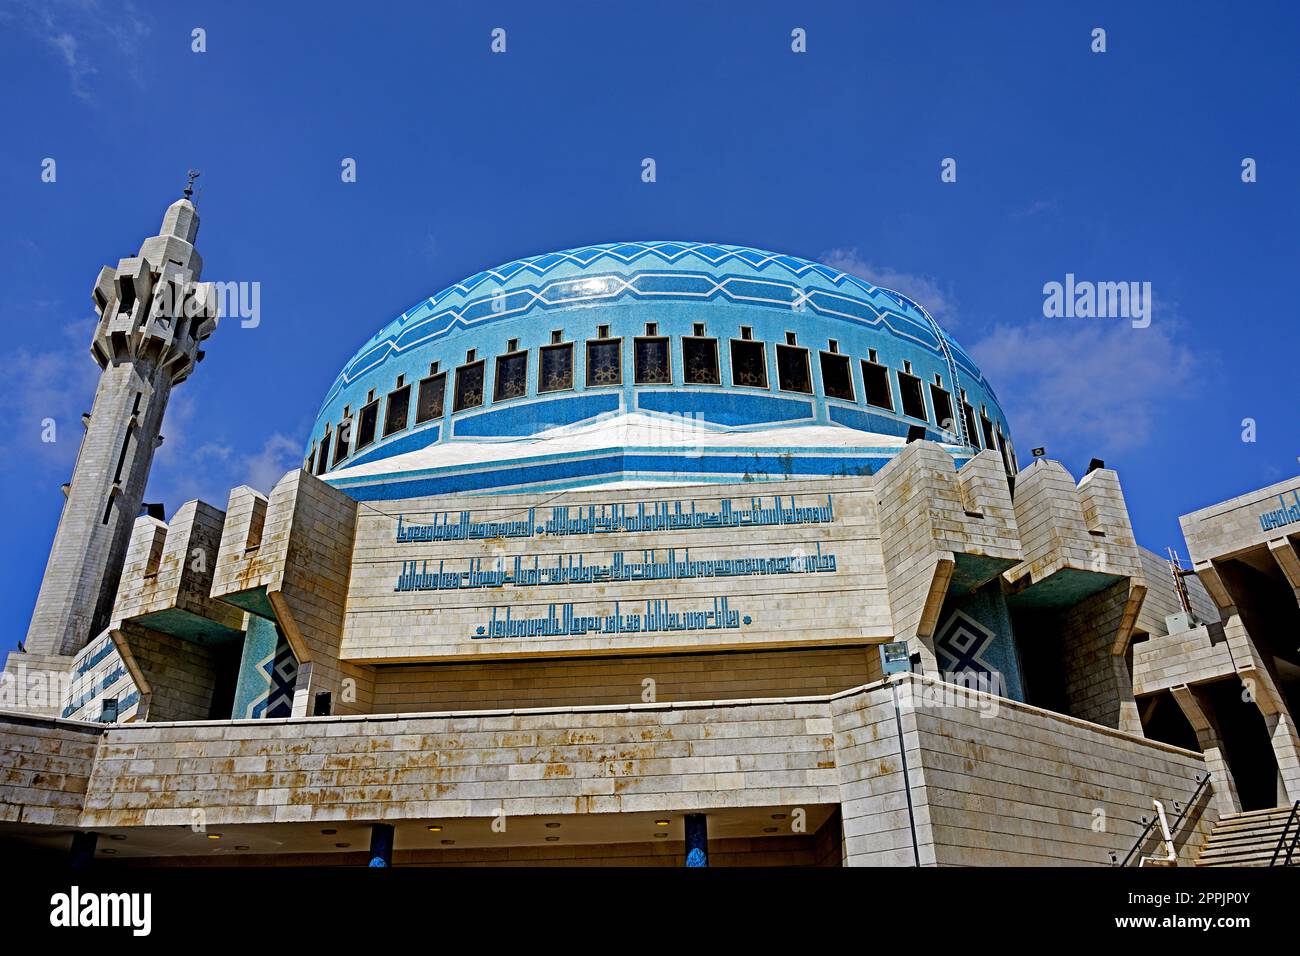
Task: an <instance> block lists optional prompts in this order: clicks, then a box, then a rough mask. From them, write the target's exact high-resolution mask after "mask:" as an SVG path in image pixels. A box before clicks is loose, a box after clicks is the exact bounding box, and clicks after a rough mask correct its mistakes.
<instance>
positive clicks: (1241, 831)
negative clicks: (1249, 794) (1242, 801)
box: [1196, 807, 1300, 866]
mask: <svg viewBox="0 0 1300 956" xmlns="http://www.w3.org/2000/svg"><path fill="white" fill-rule="evenodd" d="M1288 821H1290V824H1291V827H1290V832H1289V833H1287V843H1288V844H1289V843H1290V842H1291V838H1292V837H1294V836H1295V835H1296V831H1297V828H1300V818H1295V819H1293V818H1292V808H1291V807H1277V808H1276V809H1273V810H1250V811H1248V812H1246V813H1233V814H1229V815H1228V816H1224V817H1220V818H1219V822H1218V823H1216V824H1215V825H1214V830H1213V831H1212V832H1211V833H1210V838H1209V839H1208V840H1206V841H1205V846H1203V847H1202V848H1201V854H1200V856H1199V857H1197V859H1196V865H1197V866H1268V865H1269V864H1270V862H1271V861H1272V860H1273V853H1274V851H1275V850H1277V845H1278V841H1279V840H1281V839H1282V831H1283V830H1284V829H1286V827H1287V822H1288ZM1285 862H1286V847H1283V848H1282V852H1281V853H1279V854H1278V855H1277V865H1278V866H1282V865H1283V864H1284V863H1285ZM1292 863H1293V864H1296V865H1300V853H1297V854H1296V855H1295V856H1293V857H1292Z"/></svg>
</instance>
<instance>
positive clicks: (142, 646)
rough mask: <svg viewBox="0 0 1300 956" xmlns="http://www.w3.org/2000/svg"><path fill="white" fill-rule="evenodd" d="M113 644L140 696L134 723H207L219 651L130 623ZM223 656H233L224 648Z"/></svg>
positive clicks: (124, 627)
mask: <svg viewBox="0 0 1300 956" xmlns="http://www.w3.org/2000/svg"><path fill="white" fill-rule="evenodd" d="M113 638H114V641H115V643H116V645H117V650H118V654H119V655H120V656H121V658H122V661H123V663H124V664H125V666H126V668H127V670H128V672H129V673H130V675H131V678H132V680H133V682H134V684H135V687H136V690H137V691H138V692H139V694H140V703H139V706H138V709H137V710H136V712H135V714H134V716H135V719H136V720H151V721H163V720H207V719H209V716H210V714H211V710H212V704H213V691H214V690H215V689H216V686H217V669H218V667H219V666H221V660H220V656H221V654H222V653H223V651H222V649H221V648H219V647H218V648H213V647H208V646H205V645H202V644H196V643H194V642H193V641H187V640H183V639H182V638H179V637H174V636H172V635H170V634H164V633H162V632H160V631H154V630H150V629H148V628H144V627H140V626H138V625H135V624H130V623H127V624H123V625H122V627H121V629H120V630H115V631H114V632H113ZM224 652H225V653H238V652H237V650H235V649H234V648H230V647H227V648H226V649H225V651H224ZM219 716H220V717H226V716H228V714H221V715H219Z"/></svg>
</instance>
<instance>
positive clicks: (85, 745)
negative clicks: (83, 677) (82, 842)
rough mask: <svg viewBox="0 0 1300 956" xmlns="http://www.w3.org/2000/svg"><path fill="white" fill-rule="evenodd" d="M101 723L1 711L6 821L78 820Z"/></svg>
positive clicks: (0, 804)
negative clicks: (93, 724) (90, 724)
mask: <svg viewBox="0 0 1300 956" xmlns="http://www.w3.org/2000/svg"><path fill="white" fill-rule="evenodd" d="M99 732H100V731H99V728H98V727H94V726H86V725H84V724H75V723H71V722H69V721H64V720H51V719H48V718H33V717H31V716H29V715H24V714H15V713H11V712H4V713H0V822H3V823H30V824H44V825H48V826H61V827H69V826H76V825H77V822H78V820H79V818H80V816H81V807H82V801H83V800H84V798H85V795H86V787H87V783H88V781H89V779H90V773H91V768H92V766H93V764H94V758H95V747H96V744H97V743H98V740H99Z"/></svg>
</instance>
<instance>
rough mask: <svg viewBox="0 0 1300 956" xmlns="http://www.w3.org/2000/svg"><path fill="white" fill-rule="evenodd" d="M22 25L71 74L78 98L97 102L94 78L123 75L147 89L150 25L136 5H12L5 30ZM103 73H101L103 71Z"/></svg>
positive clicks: (48, 1) (69, 0)
mask: <svg viewBox="0 0 1300 956" xmlns="http://www.w3.org/2000/svg"><path fill="white" fill-rule="evenodd" d="M15 22H16V23H17V24H18V25H19V26H20V27H21V28H22V29H23V30H25V31H26V32H28V33H29V34H31V35H33V36H35V37H36V38H37V39H38V40H40V41H41V42H42V43H44V44H45V45H46V46H47V47H48V48H49V49H50V51H51V53H52V54H53V55H54V56H55V57H57V58H58V60H59V61H60V62H61V63H62V64H63V67H64V69H65V70H66V71H67V73H68V81H69V83H70V84H71V88H72V92H73V95H75V96H77V97H78V98H79V99H82V100H85V101H86V102H88V103H93V102H94V101H95V91H94V86H95V78H96V77H97V76H98V75H101V74H102V75H106V76H110V77H115V76H117V75H119V74H124V75H126V76H128V77H130V78H131V80H132V81H134V82H135V83H136V84H137V85H143V83H144V73H143V66H142V64H144V63H145V62H146V58H145V56H144V42H145V39H146V38H147V37H148V36H149V33H150V26H149V23H148V21H147V20H146V19H145V17H144V16H143V15H141V14H140V12H139V11H138V10H137V9H136V7H135V5H134V4H133V3H130V2H129V0H128V2H124V3H115V4H111V5H106V4H103V3H101V2H100V0H11V3H10V6H9V9H8V10H5V11H0V24H4V26H5V28H6V29H12V25H13V23H15ZM101 68H102V69H101Z"/></svg>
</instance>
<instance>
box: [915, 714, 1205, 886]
mask: <svg viewBox="0 0 1300 956" xmlns="http://www.w3.org/2000/svg"><path fill="white" fill-rule="evenodd" d="M921 693H922V694H923V693H924V691H921ZM913 719H914V720H915V725H916V734H917V744H918V749H919V751H920V753H921V755H922V777H923V780H924V795H925V803H926V807H927V808H928V822H929V827H930V829H929V834H930V836H931V838H932V839H933V841H934V847H935V851H934V852H935V862H936V863H938V864H939V865H940V866H1051V865H1064V864H1077V865H1095V866H1106V865H1109V863H1110V853H1111V852H1114V853H1115V854H1116V855H1117V856H1118V858H1120V859H1123V857H1124V856H1125V854H1126V853H1127V852H1128V850H1129V848H1130V847H1131V846H1132V845H1133V842H1134V841H1135V840H1136V839H1137V837H1138V835H1139V834H1140V833H1141V831H1142V827H1143V824H1142V822H1141V818H1142V817H1146V818H1147V819H1150V818H1151V817H1152V816H1153V815H1154V813H1155V810H1154V807H1153V804H1152V800H1153V799H1159V800H1160V801H1162V802H1163V804H1164V806H1165V810H1166V813H1167V814H1168V817H1169V822H1170V824H1171V825H1172V824H1173V822H1174V819H1175V817H1176V816H1177V813H1176V812H1175V810H1174V807H1173V803H1174V801H1181V802H1182V803H1184V804H1185V803H1186V802H1187V801H1188V800H1189V798H1190V797H1191V796H1192V794H1193V792H1194V791H1195V789H1196V785H1197V777H1198V775H1200V774H1203V773H1204V772H1205V764H1204V761H1203V760H1202V758H1201V755H1200V754H1197V753H1193V752H1191V751H1186V750H1180V749H1178V748H1176V747H1169V746H1167V745H1165V744H1160V743H1156V742H1154V741H1149V740H1144V739H1142V738H1140V737H1135V736H1133V735H1130V734H1123V733H1119V732H1115V731H1109V730H1107V729H1106V728H1103V727H1099V726H1097V725H1096V724H1089V723H1085V722H1083V721H1078V720H1072V719H1070V718H1067V717H1061V716H1059V715H1056V714H1052V713H1050V712H1047V711H1042V710H1038V709H1037V708H1033V707H1028V706H1026V705H1023V704H1017V703H1015V702H1012V701H1002V702H1000V705H999V707H998V710H997V713H996V715H990V714H989V713H987V712H985V711H983V710H981V709H980V708H979V707H956V706H943V707H932V706H921V707H917V708H916V709H915V710H914V712H913ZM1209 799H1210V794H1209V793H1208V792H1204V791H1203V793H1202V796H1201V797H1200V799H1199V800H1198V802H1197V804H1196V806H1195V807H1194V808H1193V810H1192V811H1190V812H1189V814H1188V818H1187V819H1186V820H1185V822H1184V825H1183V826H1182V827H1181V828H1180V830H1179V832H1177V833H1175V834H1174V837H1175V847H1176V849H1177V851H1178V856H1179V862H1180V865H1187V864H1190V863H1191V862H1192V861H1194V860H1195V858H1196V855H1197V853H1198V852H1199V850H1200V847H1201V845H1202V844H1203V843H1204V841H1205V839H1206V838H1207V837H1208V835H1209V831H1210V828H1211V827H1212V825H1213V822H1214V820H1215V819H1217V814H1216V812H1215V811H1214V810H1212V809H1209V807H1208V805H1209ZM1099 814H1104V817H1102V816H1100V815H1099ZM1103 819H1104V827H1105V828H1104V830H1098V829H1096V828H1095V827H1096V826H1097V825H1098V823H1097V821H1099V820H1103ZM1157 844H1158V841H1157V840H1155V839H1151V840H1149V841H1148V842H1147V843H1146V844H1144V847H1143V850H1142V852H1144V853H1157V852H1159V851H1160V849H1161V848H1160V847H1159V846H1158V845H1157ZM1136 862H1137V860H1136V859H1134V860H1133V861H1132V863H1131V864H1130V865H1133V864H1136Z"/></svg>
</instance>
